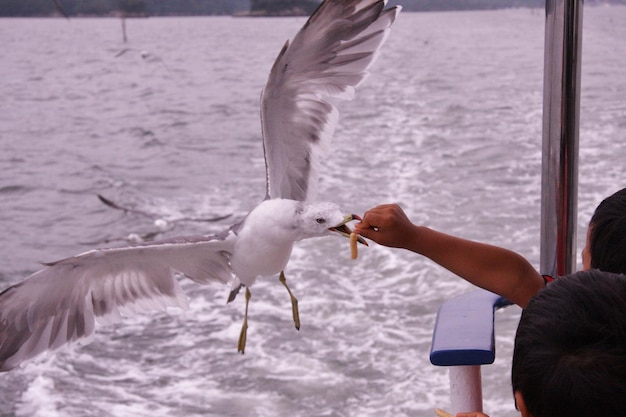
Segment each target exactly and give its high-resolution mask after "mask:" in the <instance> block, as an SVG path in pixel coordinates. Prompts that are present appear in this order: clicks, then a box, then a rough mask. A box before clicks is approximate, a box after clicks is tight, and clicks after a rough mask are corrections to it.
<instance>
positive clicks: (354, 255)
mask: <svg viewBox="0 0 626 417" xmlns="http://www.w3.org/2000/svg"><path fill="white" fill-rule="evenodd" d="M358 237H359V235H357V234H356V233H354V232H352V233H350V254H351V255H352V259H356V258H358V257H359V249H358V248H357V246H356V240H357V239H358Z"/></svg>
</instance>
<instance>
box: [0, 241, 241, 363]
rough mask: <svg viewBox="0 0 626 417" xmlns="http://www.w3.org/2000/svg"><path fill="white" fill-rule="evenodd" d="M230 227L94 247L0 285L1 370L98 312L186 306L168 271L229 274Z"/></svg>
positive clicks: (216, 277) (86, 331)
mask: <svg viewBox="0 0 626 417" xmlns="http://www.w3.org/2000/svg"><path fill="white" fill-rule="evenodd" d="M234 239H235V238H234V235H232V234H230V235H228V236H226V235H223V236H220V237H198V238H179V239H172V240H168V241H162V242H159V243H154V244H147V245H142V246H135V247H125V248H117V249H97V250H91V251H88V252H84V253H82V254H80V255H77V256H74V257H71V258H67V259H64V260H61V261H58V262H54V263H51V264H47V265H48V266H47V267H46V268H44V269H42V270H41V271H39V272H36V273H34V274H33V275H31V276H29V277H28V278H26V279H25V280H23V281H22V282H20V283H18V284H16V285H14V286H12V287H10V288H7V289H6V290H5V291H3V292H2V293H0V371H8V370H10V369H12V368H14V367H16V366H18V365H19V364H20V363H21V362H23V361H24V360H27V359H29V358H32V357H34V356H36V355H38V354H40V353H42V352H44V351H46V350H54V349H57V348H58V347H60V346H62V345H64V344H66V343H69V342H72V341H75V340H78V339H81V338H86V337H89V336H90V335H92V334H93V332H94V325H95V320H96V319H99V321H100V319H103V320H104V321H109V320H111V319H115V318H117V317H119V316H120V315H125V314H130V313H135V312H139V311H146V310H153V309H165V308H166V307H168V306H174V307H181V308H186V307H187V299H186V297H185V295H184V294H183V291H182V289H181V288H180V285H179V284H178V281H177V280H176V279H175V277H174V274H173V272H174V271H177V272H180V273H182V274H184V275H185V276H187V277H189V278H191V279H193V280H194V281H196V282H199V283H208V282H211V281H219V282H228V281H229V280H230V279H231V271H230V266H229V262H228V256H229V254H230V253H231V252H232V249H233V246H234Z"/></svg>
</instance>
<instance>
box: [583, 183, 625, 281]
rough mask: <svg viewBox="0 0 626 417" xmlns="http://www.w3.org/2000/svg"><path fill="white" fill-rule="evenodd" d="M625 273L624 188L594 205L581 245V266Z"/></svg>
mask: <svg viewBox="0 0 626 417" xmlns="http://www.w3.org/2000/svg"><path fill="white" fill-rule="evenodd" d="M590 268H594V269H600V270H602V271H607V272H615V273H620V274H626V188H623V189H621V190H620V191H618V192H616V193H615V194H613V195H612V196H610V197H607V198H606V199H605V200H604V201H602V202H601V203H600V205H599V206H598V207H597V208H596V210H595V212H594V213H593V216H592V217H591V221H590V222H589V229H588V230H587V244H586V245H585V248H584V249H583V269H585V270H587V269H590Z"/></svg>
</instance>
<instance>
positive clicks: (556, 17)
mask: <svg viewBox="0 0 626 417" xmlns="http://www.w3.org/2000/svg"><path fill="white" fill-rule="evenodd" d="M582 20H583V0H546V33H545V56H544V81H543V82H544V86H543V100H544V101H543V149H542V151H543V159H542V182H541V259H540V263H541V268H540V270H541V273H542V274H548V275H553V276H558V275H566V274H569V273H571V272H574V270H575V268H576V218H577V211H578V207H577V199H578V125H579V118H580V67H581V65H580V64H581V49H582V48H581V46H582Z"/></svg>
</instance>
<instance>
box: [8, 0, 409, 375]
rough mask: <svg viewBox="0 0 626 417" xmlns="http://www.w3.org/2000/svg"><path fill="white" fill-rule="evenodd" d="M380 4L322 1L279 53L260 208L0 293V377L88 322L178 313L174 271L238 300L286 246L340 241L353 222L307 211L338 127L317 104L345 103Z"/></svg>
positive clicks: (368, 53) (374, 41) (266, 126)
mask: <svg viewBox="0 0 626 417" xmlns="http://www.w3.org/2000/svg"><path fill="white" fill-rule="evenodd" d="M385 4H386V0H325V1H324V2H323V3H322V4H321V5H320V7H319V8H318V9H317V11H316V12H315V13H314V14H313V15H312V16H311V18H310V19H309V20H308V21H307V22H306V24H305V25H304V27H303V28H302V29H301V30H300V31H299V32H298V34H297V35H296V36H295V38H294V39H293V41H292V42H291V44H290V43H289V42H287V43H286V44H285V46H284V47H283V49H282V51H281V52H280V54H279V56H278V58H277V59H276V62H275V63H274V65H273V67H272V70H271V72H270V75H269V78H268V81H267V84H266V86H265V88H264V90H263V94H262V97H261V119H262V126H263V144H264V151H265V161H266V174H267V198H266V199H265V201H263V202H262V203H261V204H259V205H258V206H257V207H255V208H254V209H253V210H252V211H251V212H250V213H249V214H248V216H247V217H246V218H245V219H244V220H243V221H242V222H240V223H239V224H236V225H234V226H232V227H231V228H230V229H228V230H226V231H224V232H223V233H221V234H219V235H215V236H209V237H206V236H188V237H181V238H174V239H169V240H162V241H158V242H154V243H149V244H141V245H138V246H131V247H123V248H109V249H96V250H91V251H88V252H84V253H82V254H79V255H76V256H73V257H70V258H67V259H63V260H61V261H58V262H53V263H49V264H46V267H45V268H44V269H42V270H40V271H38V272H36V273H34V274H32V275H31V276H29V277H27V278H26V279H24V280H23V281H21V282H20V283H18V284H15V285H13V286H11V287H9V288H7V289H6V290H4V291H3V292H2V293H0V371H8V370H10V369H12V368H15V367H16V366H18V365H20V364H21V363H22V362H23V361H25V360H27V359H29V358H32V357H34V356H36V355H38V354H40V353H42V352H45V351H48V350H54V349H57V348H59V347H60V346H63V345H65V344H67V343H69V342H72V341H75V340H78V339H82V338H85V337H88V336H90V335H91V334H92V333H93V332H94V327H95V321H96V319H98V320H100V319H105V320H106V319H109V318H116V317H118V316H120V315H123V314H130V313H134V312H136V311H142V310H152V309H154V308H164V307H167V306H175V307H182V308H186V307H187V299H186V297H185V295H184V294H183V291H182V289H181V288H180V285H179V284H178V281H177V280H176V278H175V276H174V272H178V273H181V274H183V275H184V276H186V277H188V278H190V279H192V280H194V281H196V282H198V283H201V284H207V283H210V282H214V281H216V282H222V283H228V282H231V283H232V284H233V293H232V294H231V295H234V294H236V290H238V289H239V287H240V286H245V287H246V295H247V296H248V295H249V292H248V287H249V286H251V285H252V284H253V283H254V281H255V280H256V279H257V277H260V276H271V275H276V274H278V273H281V278H282V277H283V274H282V271H283V270H284V268H285V266H286V265H287V262H288V260H289V257H290V254H291V250H292V247H293V244H294V242H295V241H298V240H301V239H306V238H311V237H318V236H325V235H330V234H331V233H332V232H339V233H340V234H342V235H347V234H348V233H349V232H350V230H349V229H348V228H347V227H346V226H345V223H347V222H348V221H350V220H353V219H355V218H357V219H358V216H354V215H347V216H346V215H344V214H343V213H342V212H341V211H340V210H339V209H338V207H337V206H336V205H334V204H332V203H311V201H312V199H313V197H314V191H315V186H316V184H317V161H318V158H319V157H320V152H321V151H322V150H323V148H325V147H327V146H328V144H329V141H330V138H331V136H332V133H333V130H334V127H335V125H336V122H337V110H336V108H335V107H334V105H333V104H331V103H330V102H329V101H328V99H332V98H342V99H347V98H351V97H352V95H353V93H354V89H355V87H356V86H358V85H359V84H360V83H361V82H362V81H363V79H364V78H365V76H366V75H367V72H366V70H367V68H368V67H369V66H370V64H371V63H372V62H373V60H374V59H375V57H376V55H377V52H378V49H379V48H380V46H381V45H382V44H383V43H384V41H385V39H386V37H387V34H388V32H389V28H390V26H391V25H392V23H393V22H394V20H395V18H396V16H397V14H398V13H399V11H400V8H399V7H394V8H388V9H385ZM285 286H286V285H285ZM290 294H291V292H290ZM247 298H248V297H247ZM294 307H295V306H294ZM246 310H247V305H246ZM294 320H295V315H294ZM296 326H298V324H296ZM244 327H247V326H246V324H245V322H244ZM243 330H245V329H243ZM243 333H245V332H242V335H243V339H244V343H245V335H244V334H243ZM240 350H241V351H242V352H243V348H241V347H240Z"/></svg>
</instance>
